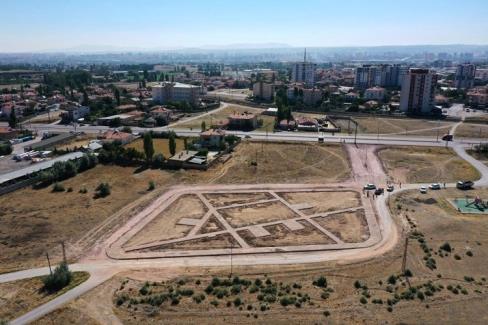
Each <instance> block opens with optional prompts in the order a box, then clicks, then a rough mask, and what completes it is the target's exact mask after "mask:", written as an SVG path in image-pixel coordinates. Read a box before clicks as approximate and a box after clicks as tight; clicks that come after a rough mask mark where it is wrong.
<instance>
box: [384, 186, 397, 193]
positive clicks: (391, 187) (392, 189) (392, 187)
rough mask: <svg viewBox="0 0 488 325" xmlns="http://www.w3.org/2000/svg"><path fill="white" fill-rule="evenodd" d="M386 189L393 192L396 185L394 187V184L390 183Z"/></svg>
mask: <svg viewBox="0 0 488 325" xmlns="http://www.w3.org/2000/svg"><path fill="white" fill-rule="evenodd" d="M386 190H387V191H388V192H393V191H394V190H395V187H394V186H393V185H388V186H387V187H386Z"/></svg>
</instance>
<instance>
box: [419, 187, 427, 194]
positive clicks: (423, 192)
mask: <svg viewBox="0 0 488 325" xmlns="http://www.w3.org/2000/svg"><path fill="white" fill-rule="evenodd" d="M420 193H422V194H425V193H427V187H425V186H421V187H420Z"/></svg>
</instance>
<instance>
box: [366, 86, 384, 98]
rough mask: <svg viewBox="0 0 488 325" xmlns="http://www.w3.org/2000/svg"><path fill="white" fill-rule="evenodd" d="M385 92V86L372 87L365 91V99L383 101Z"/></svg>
mask: <svg viewBox="0 0 488 325" xmlns="http://www.w3.org/2000/svg"><path fill="white" fill-rule="evenodd" d="M385 94H386V91H385V88H381V87H372V88H368V89H366V90H365V91H364V99H366V100H371V99H372V100H378V101H382V100H383V99H384V98H385Z"/></svg>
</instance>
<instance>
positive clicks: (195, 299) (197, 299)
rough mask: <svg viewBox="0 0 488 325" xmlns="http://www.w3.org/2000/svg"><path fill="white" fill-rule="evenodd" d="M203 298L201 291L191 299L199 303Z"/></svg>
mask: <svg viewBox="0 0 488 325" xmlns="http://www.w3.org/2000/svg"><path fill="white" fill-rule="evenodd" d="M192 291H193V290H192ZM204 300H205V295H204V294H203V293H201V294H199V295H195V296H193V301H195V302H196V303H197V304H199V303H201V302H202V301H204ZM217 305H218V303H217Z"/></svg>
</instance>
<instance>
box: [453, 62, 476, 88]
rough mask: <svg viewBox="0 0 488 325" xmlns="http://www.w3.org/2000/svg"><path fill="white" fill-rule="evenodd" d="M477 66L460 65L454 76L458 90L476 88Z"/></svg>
mask: <svg viewBox="0 0 488 325" xmlns="http://www.w3.org/2000/svg"><path fill="white" fill-rule="evenodd" d="M475 75H476V66H475V65H474V64H459V65H458V66H457V68H456V75H455V76H454V87H456V88H458V89H470V88H473V86H474V77H475Z"/></svg>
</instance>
